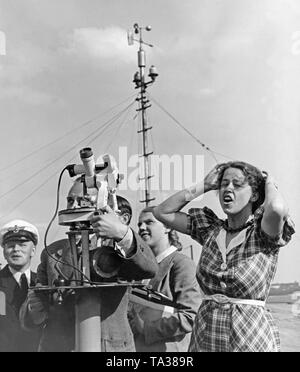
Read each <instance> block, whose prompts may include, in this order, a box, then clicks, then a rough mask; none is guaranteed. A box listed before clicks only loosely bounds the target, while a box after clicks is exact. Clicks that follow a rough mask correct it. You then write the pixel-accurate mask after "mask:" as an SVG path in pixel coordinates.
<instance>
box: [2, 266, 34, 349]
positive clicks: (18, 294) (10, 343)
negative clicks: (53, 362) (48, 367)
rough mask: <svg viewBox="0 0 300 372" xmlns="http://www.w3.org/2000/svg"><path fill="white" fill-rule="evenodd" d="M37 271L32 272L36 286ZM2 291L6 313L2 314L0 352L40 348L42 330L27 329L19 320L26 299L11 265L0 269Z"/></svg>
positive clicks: (32, 283) (32, 281)
mask: <svg viewBox="0 0 300 372" xmlns="http://www.w3.org/2000/svg"><path fill="white" fill-rule="evenodd" d="M35 280H36V273H33V272H31V283H30V285H32V286H34V283H35ZM0 291H1V292H3V293H4V294H5V308H6V315H0V352H34V351H37V350H38V345H39V339H40V331H39V330H31V331H28V330H27V331H25V330H23V329H22V328H21V325H20V321H19V310H20V307H21V305H22V303H23V302H24V300H25V299H26V296H24V295H23V294H22V291H21V289H20V286H19V284H18V283H17V282H16V280H15V278H14V276H13V274H12V273H11V272H10V270H9V267H8V266H5V267H4V269H2V270H1V271H0Z"/></svg>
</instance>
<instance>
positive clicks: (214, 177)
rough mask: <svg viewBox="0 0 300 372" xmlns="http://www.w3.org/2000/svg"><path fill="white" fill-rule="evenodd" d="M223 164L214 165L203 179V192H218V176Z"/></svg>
mask: <svg viewBox="0 0 300 372" xmlns="http://www.w3.org/2000/svg"><path fill="white" fill-rule="evenodd" d="M224 165H225V164H218V165H216V166H215V167H214V168H213V169H212V170H211V171H210V172H209V173H208V174H207V175H206V177H205V178H204V192H208V191H212V190H218V188H219V176H220V172H221V171H222V170H223V168H224Z"/></svg>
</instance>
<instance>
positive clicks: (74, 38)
mask: <svg viewBox="0 0 300 372" xmlns="http://www.w3.org/2000/svg"><path fill="white" fill-rule="evenodd" d="M66 51H67V52H68V53H71V54H75V55H77V56H82V55H88V57H93V58H95V59H97V60H102V61H106V62H110V63H112V64H114V61H117V64H118V65H120V61H122V62H124V63H133V62H136V54H135V53H133V51H132V48H130V47H129V46H128V44H127V34H126V31H125V30H123V29H122V28H119V27H108V28H105V29H99V28H78V29H75V30H74V31H73V33H72V35H71V36H70V37H69V41H68V45H67V46H66Z"/></svg>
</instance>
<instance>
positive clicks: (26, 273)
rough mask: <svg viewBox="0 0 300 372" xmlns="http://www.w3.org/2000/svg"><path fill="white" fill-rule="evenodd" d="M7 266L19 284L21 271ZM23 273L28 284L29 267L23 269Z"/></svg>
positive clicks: (29, 277) (29, 276)
mask: <svg viewBox="0 0 300 372" xmlns="http://www.w3.org/2000/svg"><path fill="white" fill-rule="evenodd" d="M8 268H9V271H10V272H11V273H12V275H13V277H14V278H15V280H16V282H17V283H18V284H20V279H21V275H22V274H23V272H21V271H16V270H15V269H13V268H12V267H10V266H8ZM24 274H25V275H26V279H27V282H28V285H30V279H31V273H30V268H28V269H27V270H26V271H24Z"/></svg>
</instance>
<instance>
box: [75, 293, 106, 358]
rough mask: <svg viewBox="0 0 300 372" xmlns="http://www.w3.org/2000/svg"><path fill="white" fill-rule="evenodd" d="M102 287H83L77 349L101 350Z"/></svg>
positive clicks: (77, 330)
mask: <svg viewBox="0 0 300 372" xmlns="http://www.w3.org/2000/svg"><path fill="white" fill-rule="evenodd" d="M99 291H101V289H88V288H87V289H81V290H80V293H79V294H78V298H77V302H76V306H75V314H76V349H75V350H76V351H77V352H101V316H100V311H101V304H100V301H101V300H100V298H101V296H100V293H99Z"/></svg>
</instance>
